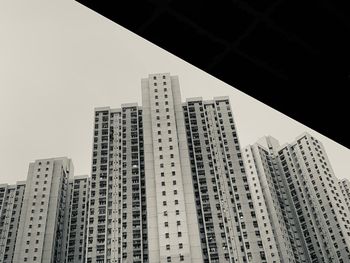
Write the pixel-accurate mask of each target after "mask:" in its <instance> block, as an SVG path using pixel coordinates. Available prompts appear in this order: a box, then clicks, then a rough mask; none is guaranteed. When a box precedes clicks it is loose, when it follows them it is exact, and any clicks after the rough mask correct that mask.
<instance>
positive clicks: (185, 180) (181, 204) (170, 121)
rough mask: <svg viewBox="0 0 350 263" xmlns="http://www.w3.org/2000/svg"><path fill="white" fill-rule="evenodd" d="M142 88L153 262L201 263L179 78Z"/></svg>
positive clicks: (154, 80) (158, 79) (149, 81)
mask: <svg viewBox="0 0 350 263" xmlns="http://www.w3.org/2000/svg"><path fill="white" fill-rule="evenodd" d="M141 86H142V107H143V114H142V116H143V131H144V156H145V178H146V180H145V182H146V186H147V187H146V203H147V223H148V224H147V227H148V231H147V232H148V253H149V262H193V263H195V262H203V256H202V251H201V250H202V248H201V242H200V236H199V229H198V216H197V213H196V203H195V197H194V190H193V180H192V176H191V166H190V165H191V164H190V161H189V153H188V144H187V138H186V128H185V120H184V114H183V110H182V102H181V95H180V88H179V80H178V77H176V76H170V74H152V75H149V77H148V78H146V79H142V82H141Z"/></svg>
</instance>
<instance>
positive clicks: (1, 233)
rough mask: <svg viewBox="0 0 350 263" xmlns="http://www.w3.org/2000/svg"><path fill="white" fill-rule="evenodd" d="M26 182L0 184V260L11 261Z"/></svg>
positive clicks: (4, 262)
mask: <svg viewBox="0 0 350 263" xmlns="http://www.w3.org/2000/svg"><path fill="white" fill-rule="evenodd" d="M25 187H26V183H25V182H17V183H16V184H15V185H7V184H2V185H0V262H1V263H10V262H14V261H13V255H14V250H15V246H16V239H17V233H18V223H19V218H20V215H21V209H22V204H23V197H24V191H25Z"/></svg>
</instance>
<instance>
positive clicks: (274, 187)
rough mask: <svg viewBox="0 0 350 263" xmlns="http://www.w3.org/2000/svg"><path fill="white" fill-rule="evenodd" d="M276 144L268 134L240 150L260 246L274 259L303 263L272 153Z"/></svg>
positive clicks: (300, 248)
mask: <svg viewBox="0 0 350 263" xmlns="http://www.w3.org/2000/svg"><path fill="white" fill-rule="evenodd" d="M279 147H280V146H279V142H278V141H277V140H276V139H274V138H272V137H270V136H269V137H265V138H262V139H260V140H259V141H258V142H257V143H255V144H253V145H249V146H248V147H245V148H244V149H243V159H244V163H245V167H246V172H247V177H248V182H249V186H250V189H251V191H252V199H253V202H254V204H255V209H256V213H257V217H258V221H259V222H260V224H259V228H260V232H261V235H262V241H263V244H264V246H265V247H269V248H270V250H271V253H273V254H274V255H275V256H276V257H278V258H279V260H278V262H305V263H306V262H308V261H307V260H306V257H305V252H304V249H303V243H302V237H301V233H300V231H299V228H298V225H297V223H296V220H295V219H294V218H295V217H294V214H293V209H292V208H291V204H290V202H288V198H287V194H286V192H287V188H286V186H285V184H284V180H283V179H284V178H283V173H281V172H280V170H279V166H278V160H277V159H276V154H275V152H274V150H275V149H278V148H279Z"/></svg>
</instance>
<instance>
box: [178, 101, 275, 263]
mask: <svg viewBox="0 0 350 263" xmlns="http://www.w3.org/2000/svg"><path fill="white" fill-rule="evenodd" d="M183 111H184V116H185V123H186V133H187V144H188V145H189V153H190V164H191V174H192V177H193V179H194V182H193V189H194V194H195V198H196V211H197V214H198V218H199V221H198V226H197V228H198V227H199V228H200V237H201V244H202V251H203V257H204V260H203V262H278V254H277V253H276V254H275V255H271V253H270V249H269V247H265V246H264V244H263V242H262V238H261V234H262V233H261V230H260V229H259V222H258V215H257V214H256V212H255V209H254V204H253V200H252V195H251V192H250V187H249V184H248V178H247V175H246V172H245V169H244V164H243V160H242V153H241V149H240V144H239V140H238V136H237V131H236V126H235V123H234V120H233V116H232V110H231V106H230V103H229V99H228V98H227V97H218V98H214V99H213V100H210V101H203V100H202V99H201V98H193V99H188V100H187V101H186V103H184V104H183Z"/></svg>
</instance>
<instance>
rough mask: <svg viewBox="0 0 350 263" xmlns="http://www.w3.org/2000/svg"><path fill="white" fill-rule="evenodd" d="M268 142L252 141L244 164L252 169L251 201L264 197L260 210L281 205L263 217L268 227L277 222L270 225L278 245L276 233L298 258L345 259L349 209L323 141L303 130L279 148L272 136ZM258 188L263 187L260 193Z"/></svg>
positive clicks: (349, 240) (349, 230)
mask: <svg viewBox="0 0 350 263" xmlns="http://www.w3.org/2000/svg"><path fill="white" fill-rule="evenodd" d="M267 141H268V142H269V143H268V147H267V148H265V149H264V148H263V147H261V146H260V145H257V144H256V145H255V146H250V147H248V148H246V153H247V156H246V165H247V166H248V167H249V168H248V169H250V170H251V172H252V174H251V184H253V185H254V184H255V183H256V184H257V186H256V192H255V193H254V195H255V196H256V199H257V197H262V198H263V199H265V206H266V208H265V209H268V210H269V209H270V210H271V207H276V208H277V211H278V209H281V212H282V215H283V216H282V217H281V216H279V218H274V217H273V214H274V213H273V212H271V211H270V212H269V218H268V220H269V221H270V223H271V225H276V222H281V223H282V224H280V225H279V227H277V228H275V229H274V232H275V233H276V235H275V236H276V240H277V247H278V246H281V245H282V244H285V242H281V241H278V237H280V238H281V237H283V239H285V240H287V237H288V236H289V240H290V242H291V245H292V247H293V251H294V256H295V259H296V260H297V261H301V262H341V263H342V262H348V261H349V260H350V254H349V249H350V225H349V223H350V221H349V212H348V211H349V210H348V208H347V206H346V203H345V200H344V197H343V196H342V194H341V189H340V187H339V184H338V179H337V178H336V177H335V175H334V172H333V170H332V168H331V165H330V162H329V160H328V157H327V155H326V152H325V149H324V147H323V146H322V144H321V143H320V142H319V141H318V140H317V139H316V138H314V137H312V136H311V135H309V134H307V133H305V134H302V135H300V136H299V137H298V138H297V139H296V141H295V142H293V143H291V144H286V145H284V146H281V147H280V146H279V145H278V143H276V141H275V140H274V141H275V143H271V141H272V139H271V138H267ZM266 156H269V157H267V160H265V167H263V166H264V163H263V162H264V158H265V159H266ZM268 159H270V160H271V161H270V163H271V162H272V164H270V165H269V163H268ZM266 163H267V166H266ZM269 166H270V167H269ZM268 170H270V172H269V171H268ZM272 173H275V175H276V176H272ZM269 178H270V179H269ZM254 179H255V181H256V180H258V181H256V182H254ZM264 181H266V182H264ZM266 183H267V184H266ZM259 185H260V186H259ZM259 187H260V188H264V189H265V190H264V189H262V190H261V193H260V192H259ZM271 190H272V192H275V193H276V195H275V194H271ZM269 192H270V193H269ZM256 202H259V201H258V200H256ZM271 202H272V205H269V203H271ZM278 214H281V213H278ZM282 219H284V220H282ZM283 224H285V225H286V228H284V227H283ZM279 230H282V232H281V233H280V234H281V235H280V236H279V235H278V233H277V232H276V231H279ZM286 230H287V232H288V235H286V233H287V232H286ZM280 251H283V250H282V249H280ZM295 252H298V253H297V254H296V253H295ZM280 253H281V252H280ZM283 258H285V257H283Z"/></svg>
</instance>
